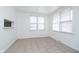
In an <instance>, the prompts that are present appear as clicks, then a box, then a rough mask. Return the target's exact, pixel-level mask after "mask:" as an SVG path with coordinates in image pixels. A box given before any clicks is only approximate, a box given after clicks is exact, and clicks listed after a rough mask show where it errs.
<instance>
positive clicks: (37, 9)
mask: <svg viewBox="0 0 79 59" xmlns="http://www.w3.org/2000/svg"><path fill="white" fill-rule="evenodd" d="M15 8H16V9H17V11H22V12H28V13H42V14H49V13H52V12H53V11H55V10H56V9H57V8H59V6H16V7H15Z"/></svg>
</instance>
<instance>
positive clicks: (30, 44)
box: [6, 37, 76, 53]
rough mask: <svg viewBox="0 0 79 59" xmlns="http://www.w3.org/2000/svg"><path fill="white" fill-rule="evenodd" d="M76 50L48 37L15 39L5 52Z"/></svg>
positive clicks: (62, 51)
mask: <svg viewBox="0 0 79 59" xmlns="http://www.w3.org/2000/svg"><path fill="white" fill-rule="evenodd" d="M75 52H76V51H75V50H73V49H71V48H69V47H68V46H66V45H64V44H61V43H59V42H57V41H55V40H54V39H51V38H49V37H46V38H30V39H22V40H20V39H19V40H17V41H16V42H15V43H14V44H13V45H12V46H11V47H10V48H9V49H8V50H7V51H6V53H75Z"/></svg>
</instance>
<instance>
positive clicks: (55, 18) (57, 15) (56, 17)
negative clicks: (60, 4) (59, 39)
mask: <svg viewBox="0 0 79 59" xmlns="http://www.w3.org/2000/svg"><path fill="white" fill-rule="evenodd" d="M59 21H60V16H59V14H55V15H54V16H53V23H59Z"/></svg>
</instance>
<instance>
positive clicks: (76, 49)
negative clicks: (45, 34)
mask: <svg viewBox="0 0 79 59" xmlns="http://www.w3.org/2000/svg"><path fill="white" fill-rule="evenodd" d="M50 37H51V38H52V39H55V40H56V41H58V42H60V43H62V44H65V45H67V46H68V47H70V48H72V49H74V50H75V51H77V52H79V50H77V49H75V48H73V47H71V46H69V45H68V44H66V43H64V42H62V41H60V40H57V39H56V38H53V37H52V36H50Z"/></svg>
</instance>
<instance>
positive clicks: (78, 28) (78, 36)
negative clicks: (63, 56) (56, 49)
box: [50, 7, 79, 51]
mask: <svg viewBox="0 0 79 59" xmlns="http://www.w3.org/2000/svg"><path fill="white" fill-rule="evenodd" d="M59 10H62V9H59ZM59 10H58V11H59ZM73 11H74V14H73V34H68V33H62V32H55V31H52V23H51V22H52V17H53V14H52V15H51V16H50V23H51V24H50V36H51V37H52V38H55V39H56V40H58V41H60V42H62V43H64V44H66V45H68V46H70V47H71V48H73V49H75V50H78V51H79V7H73Z"/></svg>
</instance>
